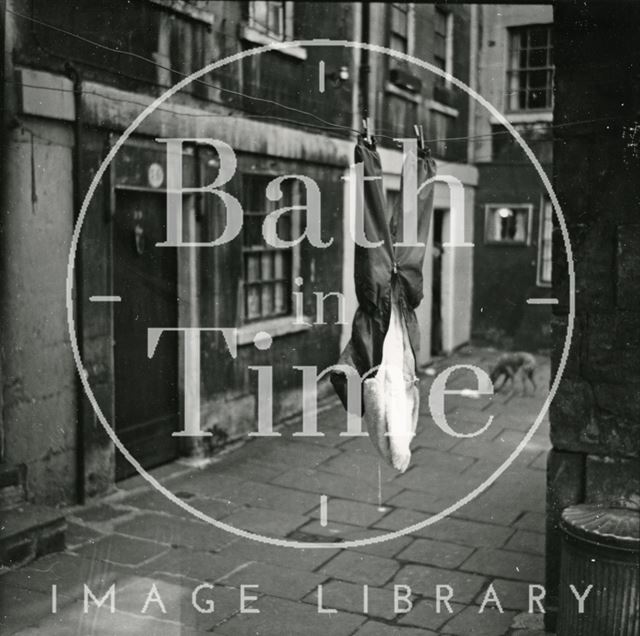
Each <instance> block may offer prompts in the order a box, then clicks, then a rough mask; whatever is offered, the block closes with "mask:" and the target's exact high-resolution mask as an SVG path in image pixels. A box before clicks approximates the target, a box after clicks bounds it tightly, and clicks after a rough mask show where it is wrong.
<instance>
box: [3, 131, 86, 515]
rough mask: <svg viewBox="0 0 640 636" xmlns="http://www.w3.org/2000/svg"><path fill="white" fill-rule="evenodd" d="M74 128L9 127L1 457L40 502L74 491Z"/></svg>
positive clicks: (65, 496)
mask: <svg viewBox="0 0 640 636" xmlns="http://www.w3.org/2000/svg"><path fill="white" fill-rule="evenodd" d="M72 144H73V136H72V134H71V130H69V129H68V128H67V127H66V126H65V125H63V124H57V125H56V124H54V125H47V126H42V125H39V124H38V122H36V121H31V122H29V128H28V129H27V127H24V128H22V127H18V128H16V129H14V130H13V131H12V132H11V133H10V137H9V139H8V144H7V149H6V150H7V156H9V157H11V161H9V162H7V165H6V166H5V170H4V175H6V181H5V184H6V191H5V194H4V196H5V206H6V207H5V209H3V211H2V212H3V219H2V235H1V237H2V238H1V241H2V242H1V246H0V252H1V253H2V267H1V271H2V290H3V293H2V303H1V305H0V306H1V310H0V311H1V315H2V320H1V325H2V329H1V331H2V367H3V376H4V377H3V382H4V386H3V393H4V396H3V397H4V430H5V461H6V462H7V463H8V464H25V465H26V466H27V479H28V483H27V487H28V493H29V495H30V496H34V494H35V493H36V492H37V495H38V500H39V501H41V502H48V503H59V502H62V501H69V500H72V499H73V498H74V488H75V457H76V454H75V437H76V403H75V399H76V398H75V396H76V391H75V385H74V383H75V368H74V365H73V359H72V357H71V350H70V347H69V336H68V332H67V323H66V306H65V291H64V290H65V279H66V263H67V254H68V250H69V242H70V239H71V230H72V227H73V210H72V185H71V155H72Z"/></svg>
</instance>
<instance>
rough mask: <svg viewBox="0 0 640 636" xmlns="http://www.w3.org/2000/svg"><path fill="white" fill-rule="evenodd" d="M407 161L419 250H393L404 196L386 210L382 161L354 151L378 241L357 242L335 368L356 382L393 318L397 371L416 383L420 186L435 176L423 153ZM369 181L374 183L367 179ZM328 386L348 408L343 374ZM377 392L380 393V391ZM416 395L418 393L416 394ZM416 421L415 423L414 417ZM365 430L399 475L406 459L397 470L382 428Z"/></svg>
mask: <svg viewBox="0 0 640 636" xmlns="http://www.w3.org/2000/svg"><path fill="white" fill-rule="evenodd" d="M411 159H413V160H416V161H417V169H418V174H417V183H418V191H419V194H418V201H417V216H418V228H417V229H418V243H421V244H422V245H414V246H402V245H394V243H399V242H401V241H402V237H403V214H402V196H401V197H399V201H398V204H397V205H396V207H395V209H394V210H390V209H389V208H388V206H387V204H386V199H385V196H384V189H383V183H382V169H381V165H380V157H379V155H378V152H377V150H376V148H375V144H371V145H368V144H366V143H365V142H364V140H362V139H359V140H358V143H357V145H356V148H355V161H356V164H357V163H363V164H364V165H363V171H364V177H365V181H364V202H363V203H364V205H363V214H364V218H363V221H364V235H365V237H366V239H367V241H369V242H371V243H375V242H379V241H381V244H380V245H379V246H376V247H364V246H361V245H358V244H357V243H356V246H355V260H354V279H355V289H356V297H357V299H358V308H357V310H356V313H355V316H354V318H353V324H352V329H351V340H350V341H349V343H348V344H347V346H346V347H345V349H344V351H343V352H342V355H341V356H340V359H339V361H338V364H339V365H347V366H349V367H352V368H355V370H356V371H357V372H358V374H359V376H360V377H363V376H365V375H367V374H369V375H368V377H369V378H372V377H374V376H375V375H376V373H377V371H375V370H374V371H372V369H374V367H378V366H379V365H380V364H381V362H382V360H383V348H384V344H385V338H386V336H387V333H388V331H389V325H390V321H391V319H392V313H393V315H394V322H393V324H394V325H396V329H397V330H402V335H400V336H399V338H403V342H405V343H406V346H405V349H409V348H410V351H407V353H406V354H405V362H404V364H402V362H400V366H403V367H404V370H405V378H404V379H405V381H406V382H412V381H413V379H414V378H415V372H416V369H415V357H416V355H417V353H418V350H419V343H420V332H419V327H418V323H417V319H416V315H415V311H414V310H415V308H416V307H417V306H418V305H419V304H420V301H421V300H422V297H423V280H422V266H423V261H424V256H425V251H426V243H427V240H428V237H429V226H430V222H431V213H432V209H433V183H429V184H427V185H426V186H425V187H423V188H422V189H421V188H420V186H421V185H422V184H424V182H425V181H427V180H429V179H431V178H432V177H433V176H434V175H435V161H434V160H433V159H431V157H429V156H428V154H427V153H426V152H425V151H422V150H418V157H417V158H415V157H414V158H411V157H405V161H409V160H411ZM367 177H378V178H377V179H374V180H367V179H366V178H367ZM392 310H393V311H392ZM396 314H397V321H396V318H395V316H396ZM398 333H400V331H398ZM389 335H390V336H391V335H393V334H389ZM399 342H400V341H399V340H398V338H395V340H394V343H393V345H392V343H391V342H389V343H388V344H387V349H386V351H387V355H389V353H393V348H392V346H395V347H397V346H400V347H402V346H403V345H402V344H401V343H400V344H399ZM407 360H410V363H407ZM410 367H413V368H410ZM400 371H402V369H400ZM407 373H408V374H409V377H407ZM331 382H332V384H333V386H334V388H335V390H336V392H337V394H338V396H339V397H340V400H341V401H342V404H343V405H344V407H345V408H346V409H349V406H350V405H349V404H348V400H347V377H346V375H345V373H343V372H341V371H340V370H335V371H334V372H333V373H332V374H331ZM367 382H368V380H365V381H364V383H363V385H362V395H363V399H362V400H361V407H360V412H359V413H355V415H358V416H363V415H364V413H365V405H366V404H367V403H368V404H369V405H374V406H375V404H374V402H372V399H373V398H372V396H371V395H367V389H366V384H367ZM369 388H370V389H371V387H369ZM376 390H378V391H381V390H384V389H382V388H381V387H379V388H377V389H376ZM387 392H388V390H387ZM415 392H416V394H417V389H415ZM369 393H370V391H369ZM367 397H368V398H369V399H367ZM388 399H390V398H389V396H387V400H388ZM416 399H417V398H416ZM370 417H372V416H370ZM415 417H416V418H417V413H416V414H415ZM367 426H368V428H369V432H370V434H372V437H373V438H374V439H373V441H374V444H375V445H376V446H377V448H378V450H379V451H380V452H381V454H382V455H383V456H384V457H385V459H387V460H388V461H389V462H390V463H392V464H393V465H394V466H395V467H396V468H398V469H399V470H406V466H407V465H408V460H406V462H405V461H404V460H403V462H400V463H402V465H403V466H404V467H403V468H399V466H398V461H396V460H395V459H394V460H393V461H392V458H391V454H390V451H389V448H388V446H389V444H388V438H385V439H380V438H379V434H380V428H381V427H380V426H379V425H378V426H374V425H372V424H371V423H370V422H367ZM372 428H377V429H378V434H376V433H375V432H374V431H372V430H371V429H372Z"/></svg>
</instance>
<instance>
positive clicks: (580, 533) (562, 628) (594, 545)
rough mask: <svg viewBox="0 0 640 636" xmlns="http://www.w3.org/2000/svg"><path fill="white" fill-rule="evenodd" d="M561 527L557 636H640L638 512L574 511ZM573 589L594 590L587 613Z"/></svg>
mask: <svg viewBox="0 0 640 636" xmlns="http://www.w3.org/2000/svg"><path fill="white" fill-rule="evenodd" d="M560 527H561V529H562V535H563V536H562V556H561V562H560V598H559V603H558V622H557V636H640V584H639V581H640V511H639V510H631V509H624V508H605V507H603V506H597V505H587V504H583V505H579V506H571V507H570V508H567V509H566V510H564V512H563V513H562V519H561V522H560ZM571 585H573V586H574V588H575V590H576V592H577V594H579V595H583V594H584V592H585V590H586V589H587V587H588V586H589V585H593V587H592V589H591V591H590V592H589V594H588V596H587V597H586V598H585V600H584V607H583V613H580V612H579V603H578V599H577V598H576V595H575V594H574V592H573V591H572V589H571V587H570V586H571Z"/></svg>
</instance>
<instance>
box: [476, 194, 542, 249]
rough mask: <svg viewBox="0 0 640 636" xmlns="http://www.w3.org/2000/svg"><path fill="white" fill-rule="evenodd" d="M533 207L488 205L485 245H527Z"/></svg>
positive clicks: (486, 210)
mask: <svg viewBox="0 0 640 636" xmlns="http://www.w3.org/2000/svg"><path fill="white" fill-rule="evenodd" d="M530 221H531V205H528V204H526V205H508V204H505V205H499V204H495V205H487V206H486V208H485V234H484V237H485V243H500V244H506V245H508V244H511V245H526V244H528V243H529V227H530Z"/></svg>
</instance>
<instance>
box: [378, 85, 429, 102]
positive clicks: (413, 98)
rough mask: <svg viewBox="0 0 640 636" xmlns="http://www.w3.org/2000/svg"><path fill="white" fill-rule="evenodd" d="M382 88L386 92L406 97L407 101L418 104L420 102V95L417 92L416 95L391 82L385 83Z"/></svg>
mask: <svg viewBox="0 0 640 636" xmlns="http://www.w3.org/2000/svg"><path fill="white" fill-rule="evenodd" d="M384 90H385V92H386V93H390V94H391V95H396V96H397V97H402V98H403V99H406V100H407V101H409V102H413V103H414V104H419V103H420V102H421V97H420V95H419V94H418V95H416V94H415V93H412V92H411V91H406V90H404V89H402V88H399V87H398V86H396V85H395V84H392V83H391V82H387V83H386V85H385V87H384Z"/></svg>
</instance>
